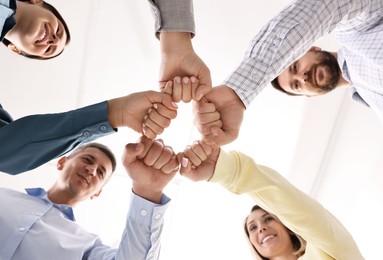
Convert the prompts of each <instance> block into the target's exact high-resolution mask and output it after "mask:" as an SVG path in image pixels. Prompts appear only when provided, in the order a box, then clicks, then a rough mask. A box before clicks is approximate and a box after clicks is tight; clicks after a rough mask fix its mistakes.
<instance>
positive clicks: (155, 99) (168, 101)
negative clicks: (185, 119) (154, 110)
mask: <svg viewBox="0 0 383 260" xmlns="http://www.w3.org/2000/svg"><path fill="white" fill-rule="evenodd" d="M166 90H167V91H168V88H166ZM150 102H151V103H152V104H154V103H161V104H162V105H164V106H165V107H167V108H168V109H170V110H177V108H178V106H177V104H176V103H175V102H173V99H172V97H171V96H170V95H169V94H167V93H161V92H153V95H151V96H150Z"/></svg>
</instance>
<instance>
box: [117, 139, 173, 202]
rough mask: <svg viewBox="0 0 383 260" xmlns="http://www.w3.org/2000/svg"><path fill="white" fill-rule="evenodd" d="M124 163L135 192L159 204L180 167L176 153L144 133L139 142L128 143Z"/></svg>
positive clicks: (123, 157)
mask: <svg viewBox="0 0 383 260" xmlns="http://www.w3.org/2000/svg"><path fill="white" fill-rule="evenodd" d="M122 164H123V165H124V167H125V169H126V172H127V173H128V175H129V176H130V178H131V179H132V182H133V192H134V193H135V194H137V195H138V196H140V197H142V198H144V199H147V200H149V201H152V202H154V203H157V204H160V202H161V198H162V191H163V189H164V188H165V186H166V185H167V184H168V183H169V182H170V181H171V180H172V179H173V177H174V176H175V174H176V173H177V171H178V169H179V163H178V161H177V158H176V155H175V154H174V152H173V150H172V149H171V148H170V147H167V146H165V145H164V144H163V142H162V141H161V140H155V141H153V140H151V139H148V138H146V137H144V136H142V137H141V138H140V139H139V143H136V144H127V145H126V146H125V150H124V153H123V156H122Z"/></svg>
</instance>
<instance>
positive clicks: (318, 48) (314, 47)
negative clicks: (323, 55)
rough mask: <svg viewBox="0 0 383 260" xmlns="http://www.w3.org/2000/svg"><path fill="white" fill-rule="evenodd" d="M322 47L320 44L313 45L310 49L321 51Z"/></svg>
mask: <svg viewBox="0 0 383 260" xmlns="http://www.w3.org/2000/svg"><path fill="white" fill-rule="evenodd" d="M320 50H321V48H320V47H318V46H311V48H310V49H309V50H308V51H320Z"/></svg>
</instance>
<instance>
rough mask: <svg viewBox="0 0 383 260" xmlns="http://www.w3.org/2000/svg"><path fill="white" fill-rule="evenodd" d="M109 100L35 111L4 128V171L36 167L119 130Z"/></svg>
mask: <svg viewBox="0 0 383 260" xmlns="http://www.w3.org/2000/svg"><path fill="white" fill-rule="evenodd" d="M116 131H117V130H116V129H113V128H112V127H111V125H110V123H109V121H108V113H107V102H106V101H104V102H102V103H98V104H95V105H91V106H87V107H84V108H80V109H77V110H72V111H69V112H65V113H57V114H42V115H31V116H26V117H23V118H20V119H18V120H15V121H11V122H9V123H7V124H4V126H3V127H1V128H0V144H1V145H0V171H2V172H5V173H9V174H18V173H21V172H25V171H28V170H32V169H34V168H36V167H38V166H40V165H42V164H44V163H46V162H48V161H50V160H52V159H55V158H57V157H59V156H62V155H63V154H65V153H67V152H69V151H71V150H72V149H74V148H75V147H77V146H78V145H80V144H82V143H86V142H90V141H93V140H95V139H96V138H100V137H102V136H105V135H108V134H110V133H114V132H116Z"/></svg>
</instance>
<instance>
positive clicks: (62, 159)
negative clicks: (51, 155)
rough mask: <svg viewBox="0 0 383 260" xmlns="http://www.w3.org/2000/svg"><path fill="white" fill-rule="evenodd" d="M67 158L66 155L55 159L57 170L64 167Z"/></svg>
mask: <svg viewBox="0 0 383 260" xmlns="http://www.w3.org/2000/svg"><path fill="white" fill-rule="evenodd" d="M66 160H67V157H65V156H64V157H61V158H60V159H59V160H58V161H57V165H56V167H57V170H59V171H61V170H62V169H63V168H64V163H65V162H66Z"/></svg>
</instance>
